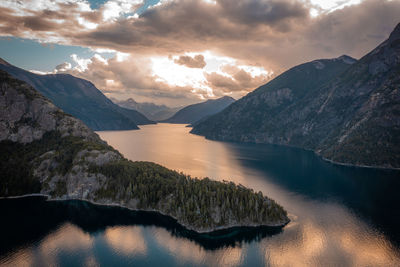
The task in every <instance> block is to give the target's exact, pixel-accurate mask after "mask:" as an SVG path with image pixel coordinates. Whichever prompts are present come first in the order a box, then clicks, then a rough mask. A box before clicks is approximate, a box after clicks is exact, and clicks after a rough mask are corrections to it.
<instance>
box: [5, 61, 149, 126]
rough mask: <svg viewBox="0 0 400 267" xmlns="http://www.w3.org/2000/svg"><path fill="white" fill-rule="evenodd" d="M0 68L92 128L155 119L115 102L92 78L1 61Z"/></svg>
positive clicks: (130, 124)
mask: <svg viewBox="0 0 400 267" xmlns="http://www.w3.org/2000/svg"><path fill="white" fill-rule="evenodd" d="M0 69H1V70H4V71H6V72H8V73H9V74H11V75H12V76H14V77H15V78H18V79H20V80H23V81H25V82H27V83H29V84H30V85H32V86H33V87H34V88H35V89H36V90H38V91H39V92H40V93H41V94H43V95H44V96H45V97H47V98H48V99H50V100H51V101H52V102H53V103H54V104H55V105H56V106H58V107H59V108H61V109H62V110H63V111H64V112H66V113H68V114H71V115H72V116H74V117H76V118H78V119H80V120H82V121H83V122H84V123H85V124H86V125H87V126H89V127H90V128H91V129H92V130H131V129H138V127H137V125H142V124H151V123H154V122H153V121H150V120H149V119H147V118H146V117H145V116H144V115H143V114H141V113H139V112H137V111H135V110H130V109H126V108H122V107H119V106H118V105H115V104H114V103H113V102H112V101H111V100H109V99H108V98H107V97H106V96H105V95H104V94H103V93H102V92H101V91H100V90H98V89H97V88H96V87H95V86H94V85H93V84H92V83H91V82H89V81H87V80H84V79H80V78H77V77H74V76H72V75H69V74H48V75H38V74H35V73H32V72H29V71H26V70H23V69H20V68H17V67H15V66H12V65H11V64H9V63H7V62H5V61H4V60H1V61H0Z"/></svg>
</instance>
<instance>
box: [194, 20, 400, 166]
mask: <svg viewBox="0 0 400 267" xmlns="http://www.w3.org/2000/svg"><path fill="white" fill-rule="evenodd" d="M399 86H400V24H399V25H398V26H397V27H396V29H395V30H394V31H393V33H392V34H391V35H390V37H389V39H388V40H386V41H385V42H383V43H382V44H381V45H379V46H378V47H377V48H376V49H374V50H373V51H372V52H371V53H369V54H367V55H366V56H364V57H363V58H361V59H360V60H359V61H357V62H355V60H353V59H351V58H349V57H347V56H343V57H340V58H338V59H333V60H317V61H313V62H309V63H306V64H302V65H299V66H297V67H294V68H292V69H290V70H288V71H286V72H285V73H283V74H282V75H280V76H278V77H277V78H275V79H274V80H272V81H271V82H269V83H268V84H266V85H264V86H261V87H260V88H258V89H257V90H255V91H254V92H252V93H250V94H248V95H247V96H245V97H243V98H242V99H240V100H238V101H236V102H235V103H234V104H232V105H231V106H229V107H228V108H227V109H225V110H224V111H223V112H221V113H218V114H216V115H214V116H212V117H210V118H209V119H207V120H205V121H204V122H202V123H199V124H198V125H196V126H195V127H194V129H193V130H192V133H195V134H199V135H204V136H206V137H207V138H210V139H217V140H231V141H240V142H255V143H273V144H283V145H290V146H296V147H301V148H305V149H310V150H313V151H315V152H316V153H318V154H320V155H321V156H322V157H323V158H325V159H328V160H331V161H334V162H337V163H341V164H351V165H357V166H372V167H384V168H400V145H399V144H400V90H399Z"/></svg>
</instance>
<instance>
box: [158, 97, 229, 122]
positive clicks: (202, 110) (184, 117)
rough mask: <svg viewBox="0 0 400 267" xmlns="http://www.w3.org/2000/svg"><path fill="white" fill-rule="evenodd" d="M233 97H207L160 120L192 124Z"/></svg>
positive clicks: (220, 108) (222, 106)
mask: <svg viewBox="0 0 400 267" xmlns="http://www.w3.org/2000/svg"><path fill="white" fill-rule="evenodd" d="M233 102H235V99H234V98H232V97H230V96H223V97H220V98H217V99H209V100H206V101H204V102H201V103H197V104H192V105H189V106H186V107H184V108H182V109H180V110H179V111H177V112H176V113H175V114H174V115H173V116H172V117H170V118H168V119H166V120H164V121H162V122H167V123H182V124H193V123H195V122H197V121H200V120H202V119H203V118H205V117H208V116H211V115H214V114H216V113H218V112H220V111H222V110H223V109H225V108H226V107H228V106H229V105H230V104H232V103H233Z"/></svg>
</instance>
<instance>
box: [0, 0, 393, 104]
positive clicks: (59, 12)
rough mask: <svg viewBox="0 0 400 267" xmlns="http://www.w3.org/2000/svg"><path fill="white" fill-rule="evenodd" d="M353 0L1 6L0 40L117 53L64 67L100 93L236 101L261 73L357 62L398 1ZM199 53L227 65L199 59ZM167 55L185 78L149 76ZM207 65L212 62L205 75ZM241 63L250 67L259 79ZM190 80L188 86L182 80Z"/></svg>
mask: <svg viewBox="0 0 400 267" xmlns="http://www.w3.org/2000/svg"><path fill="white" fill-rule="evenodd" d="M317 2H320V1H317ZM356 2H358V1H353V0H344V1H340V2H337V3H336V4H335V5H334V6H332V7H327V8H322V9H321V8H320V9H318V6H316V5H315V3H316V1H314V0H311V1H309V0H297V1H296V0H242V1H230V0H215V1H205V0H174V1H162V2H160V3H159V4H157V5H155V6H153V7H151V8H149V9H148V10H146V11H145V12H143V13H142V14H141V15H132V14H135V12H136V10H137V8H138V7H140V6H141V5H142V3H143V1H125V0H124V1H123V0H110V1H107V2H106V3H105V4H104V5H102V6H100V8H98V9H96V10H92V9H91V8H90V6H89V5H88V4H87V2H86V1H83V0H82V1H80V0H70V1H68V2H64V1H61V0H42V1H38V0H32V1H20V2H17V1H13V0H3V1H0V35H3V36H7V35H12V36H17V37H24V38H30V39H38V40H40V41H41V42H56V43H61V44H68V45H78V46H83V47H90V48H92V49H93V50H97V51H105V50H109V51H118V55H119V56H118V57H119V60H117V58H114V59H112V60H108V65H107V64H106V63H105V62H102V61H101V59H100V58H97V59H96V58H92V59H90V60H91V62H89V61H87V62H86V61H81V62H80V61H79V60H80V59H79V58H75V59H74V61H75V64H76V65H77V66H79V68H80V69H78V68H77V67H74V68H73V69H70V70H68V71H69V72H76V73H77V75H81V76H85V77H86V78H87V79H89V80H92V79H93V81H96V84H97V83H98V84H99V87H100V88H102V89H103V90H105V92H107V93H112V92H113V93H114V94H116V92H119V93H121V94H129V91H130V90H132V91H134V92H135V94H137V95H140V97H150V96H154V97H159V100H160V99H161V100H165V101H167V97H168V96H171V99H178V98H180V99H181V100H180V101H187V102H190V101H193V99H198V98H199V97H204V98H208V97H215V96H217V95H221V94H230V93H232V94H235V93H236V94H238V95H236V97H240V96H242V95H243V94H245V93H247V92H249V91H250V90H253V89H254V88H256V87H258V86H259V85H261V84H262V83H264V82H266V81H267V80H268V78H269V77H270V72H269V71H270V70H272V71H273V72H274V73H275V74H279V73H281V72H282V71H284V70H286V69H287V68H289V67H292V66H294V65H297V64H300V63H303V62H306V61H310V60H314V59H317V58H332V57H337V56H340V55H342V54H348V55H350V56H353V57H356V58H358V57H361V56H362V55H364V54H365V53H367V52H369V51H370V50H371V49H373V48H374V47H375V46H377V45H378V44H379V43H380V42H382V41H383V40H384V39H385V38H387V36H388V35H389V33H390V32H391V31H392V30H393V28H394V27H395V25H396V24H397V23H399V14H400V1H389V0H364V1H362V2H361V3H360V4H357V5H349V4H351V3H356ZM128 5H129V6H128ZM343 6H345V7H344V8H341V9H340V8H339V9H338V7H343ZM111 7H113V8H111ZM316 8H317V9H318V12H317V14H319V15H318V16H316V17H313V16H311V15H310V12H311V11H312V9H316ZM206 51H209V52H210V53H212V54H213V55H218V56H220V57H226V58H230V59H232V60H233V61H234V62H235V63H234V64H231V65H232V66H230V64H222V63H218V64H217V63H215V62H212V61H208V60H207V58H206V57H204V58H201V56H204V55H205V52H206ZM116 53H117V52H116ZM122 53H125V54H122ZM122 55H125V58H124V57H122ZM126 55H130V56H126ZM169 55H172V58H173V60H170V61H171V62H169V63H168V64H173V63H174V62H175V65H176V66H173V65H168V66H173V67H172V68H173V69H174V70H177V71H178V70H179V71H181V70H182V71H183V72H182V73H180V72H176V73H172V72H171V73H170V74H171V75H172V76H173V75H178V74H179V75H183V76H185V75H187V76H188V77H186V76H185V77H184V79H183V78H182V79H183V80H184V81H182V80H179V79H176V80H177V81H176V82H171V80H168V78H167V77H166V76H167V75H162V74H161V73H160V72H158V73H157V72H154V70H155V64H154V62H153V61H152V59H154V58H156V57H158V58H164V59H166V58H168V56H169ZM85 62H86V63H85ZM204 63H206V65H204ZM213 64H214V65H215V64H217V65H218V66H217V67H216V68H215V69H212V70H210V69H209V68H210V66H211V65H213ZM177 66H178V67H181V68H182V69H179V68H178V67H177ZM240 66H259V68H260V69H264V70H268V73H267V74H265V73H264V74H255V73H254V72H252V71H251V70H250V69H249V68H247V69H246V68H243V67H242V68H241V67H240ZM184 68H186V69H184ZM230 68H231V69H230ZM188 69H191V71H189V70H188ZM203 72H204V73H203ZM167 74H168V73H167ZM190 75H194V76H193V79H192V80H193V83H192V84H188V83H187V82H186V81H187V80H190V79H189V78H190V77H189V76H190ZM105 80H109V82H108V86H107V84H106V82H105ZM111 80H112V81H114V82H113V83H112V85H113V86H111V82H110V81H111ZM178 80H179V81H178ZM147 100H149V99H147ZM161 100H160V101H161ZM174 101H175V100H174ZM176 101H177V100H176Z"/></svg>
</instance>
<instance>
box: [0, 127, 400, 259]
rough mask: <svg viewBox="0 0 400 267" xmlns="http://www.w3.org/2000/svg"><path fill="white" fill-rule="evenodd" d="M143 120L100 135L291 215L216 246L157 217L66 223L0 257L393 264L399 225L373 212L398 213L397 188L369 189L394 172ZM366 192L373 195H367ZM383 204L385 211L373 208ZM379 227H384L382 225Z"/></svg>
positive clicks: (136, 156) (129, 152)
mask: <svg viewBox="0 0 400 267" xmlns="http://www.w3.org/2000/svg"><path fill="white" fill-rule="evenodd" d="M141 128H142V129H141V130H140V131H118V132H99V135H100V136H101V138H103V139H104V140H106V141H107V142H108V143H109V144H110V145H112V146H113V147H114V148H116V149H118V150H119V151H120V152H121V153H123V154H124V156H125V157H127V158H129V159H131V160H145V161H154V162H156V163H159V164H162V165H164V166H166V167H168V168H171V169H175V170H178V171H182V172H184V173H188V174H191V175H192V176H198V177H205V176H208V177H210V178H212V179H218V180H232V181H234V182H236V183H241V184H243V185H245V186H249V187H251V188H253V189H255V190H256V191H258V190H261V191H262V192H263V193H264V194H266V195H267V196H269V197H271V198H273V199H275V200H276V201H277V202H278V203H280V204H282V205H283V206H284V207H285V208H286V209H287V210H288V211H289V213H290V218H291V219H292V222H290V223H289V224H288V225H287V226H286V227H285V228H284V229H283V231H282V232H281V233H279V234H275V235H272V236H267V237H265V238H262V240H261V241H257V240H253V241H250V242H244V241H243V242H238V243H237V244H236V245H235V246H225V247H219V248H215V249H209V248H208V249H207V248H205V247H203V246H202V245H201V244H199V243H198V242H196V241H194V240H190V239H187V238H184V237H181V236H177V235H175V234H172V233H171V232H170V231H169V230H167V229H165V228H163V227H158V226H151V225H147V226H143V225H128V226H127V225H124V226H118V225H117V226H107V227H105V228H104V229H103V230H98V229H96V230H82V229H81V228H80V227H78V226H76V225H74V224H73V223H70V222H64V223H63V224H61V225H59V226H57V227H56V228H55V230H51V229H49V232H48V233H46V234H45V235H44V236H43V237H42V238H38V239H35V240H34V242H30V241H29V242H28V241H27V242H26V243H25V245H21V246H19V247H17V248H15V249H13V250H12V251H10V252H8V253H7V254H6V255H3V256H1V255H0V265H5V266H32V265H43V264H44V265H61V266H81V265H86V266H97V265H119V266H124V265H125V266H128V265H136V266H146V265H147V266H148V265H156V266H173V265H181V266H182V265H193V266H265V265H268V266H400V254H399V248H398V247H397V246H396V245H394V243H393V242H392V241H391V240H389V239H388V237H390V236H391V235H392V234H396V233H397V232H396V231H397V230H396V229H394V228H391V227H390V225H389V226H387V225H386V224H387V222H386V221H381V220H380V219H381V217H382V216H383V215H382V214H385V213H391V214H392V215H393V216H395V215H396V214H394V212H395V211H396V208H395V207H393V206H391V205H390V202H391V201H392V198H390V197H393V196H392V194H394V192H395V190H396V188H398V187H395V188H392V189H391V190H393V191H392V192H387V190H388V189H387V188H385V190H386V194H387V195H388V196H385V194H382V195H376V194H375V193H374V192H375V190H381V188H380V186H382V185H379V183H378V184H376V182H370V181H374V179H381V181H389V180H390V181H391V182H392V180H393V179H395V178H396V177H392V176H393V175H391V174H387V175H386V174H385V173H383V174H382V173H380V172H378V173H377V174H376V176H377V177H365V173H366V172H365V171H364V170H351V169H350V170H348V169H346V168H343V167H335V166H332V165H330V164H327V163H324V162H322V161H320V160H319V159H318V158H316V157H315V156H314V155H313V154H312V153H309V152H304V151H299V150H290V149H289V150H287V149H282V148H278V147H265V148H264V147H262V146H259V145H238V144H232V143H223V142H215V141H209V140H206V139H204V138H203V137H200V136H195V135H191V134H188V132H189V130H190V128H186V127H184V126H183V125H170V124H158V125H149V126H141ZM281 166H283V167H281ZM285 166H286V168H285ZM368 173H370V172H368ZM374 175H375V174H374ZM385 175H386V176H385ZM359 176H360V177H362V179H363V180H362V181H363V185H362V186H363V187H362V190H361V189H360V190H359V191H360V192H358V190H353V189H352V188H358V186H359V180H358V179H361V178H359ZM372 176H373V175H372ZM293 177H294V178H293ZM298 177H300V178H298ZM292 179H293V180H292ZM369 183H370V184H369ZM380 183H381V184H383V183H384V182H380ZM393 183H395V184H396V183H398V182H396V181H395V182H393ZM396 185H397V184H396ZM354 186H356V187H354ZM391 187H394V186H388V188H389V190H390V188H391ZM348 191H349V192H348ZM361 191H362V192H361ZM364 191H365V192H364ZM373 193H374V195H373V196H372V198H376V200H375V199H371V198H370V195H371V194H373ZM386 197H388V199H386ZM368 201H370V202H368ZM365 202H368V203H365ZM376 202H377V203H376ZM374 203H376V204H375V205H374ZM381 203H383V205H384V206H385V207H384V209H386V210H382V211H380V209H381V207H380V206H379V205H382V204H381ZM397 203H398V202H397ZM394 204H396V203H394ZM365 205H366V206H365ZM365 207H367V209H365ZM397 216H398V210H397ZM365 218H367V219H365ZM395 218H396V217H395ZM378 226H379V227H382V228H384V229H388V230H387V231H391V232H389V233H388V234H383V233H382V230H380V228H379V227H378ZM385 227H386V228H385ZM17 230H18V229H17Z"/></svg>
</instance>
